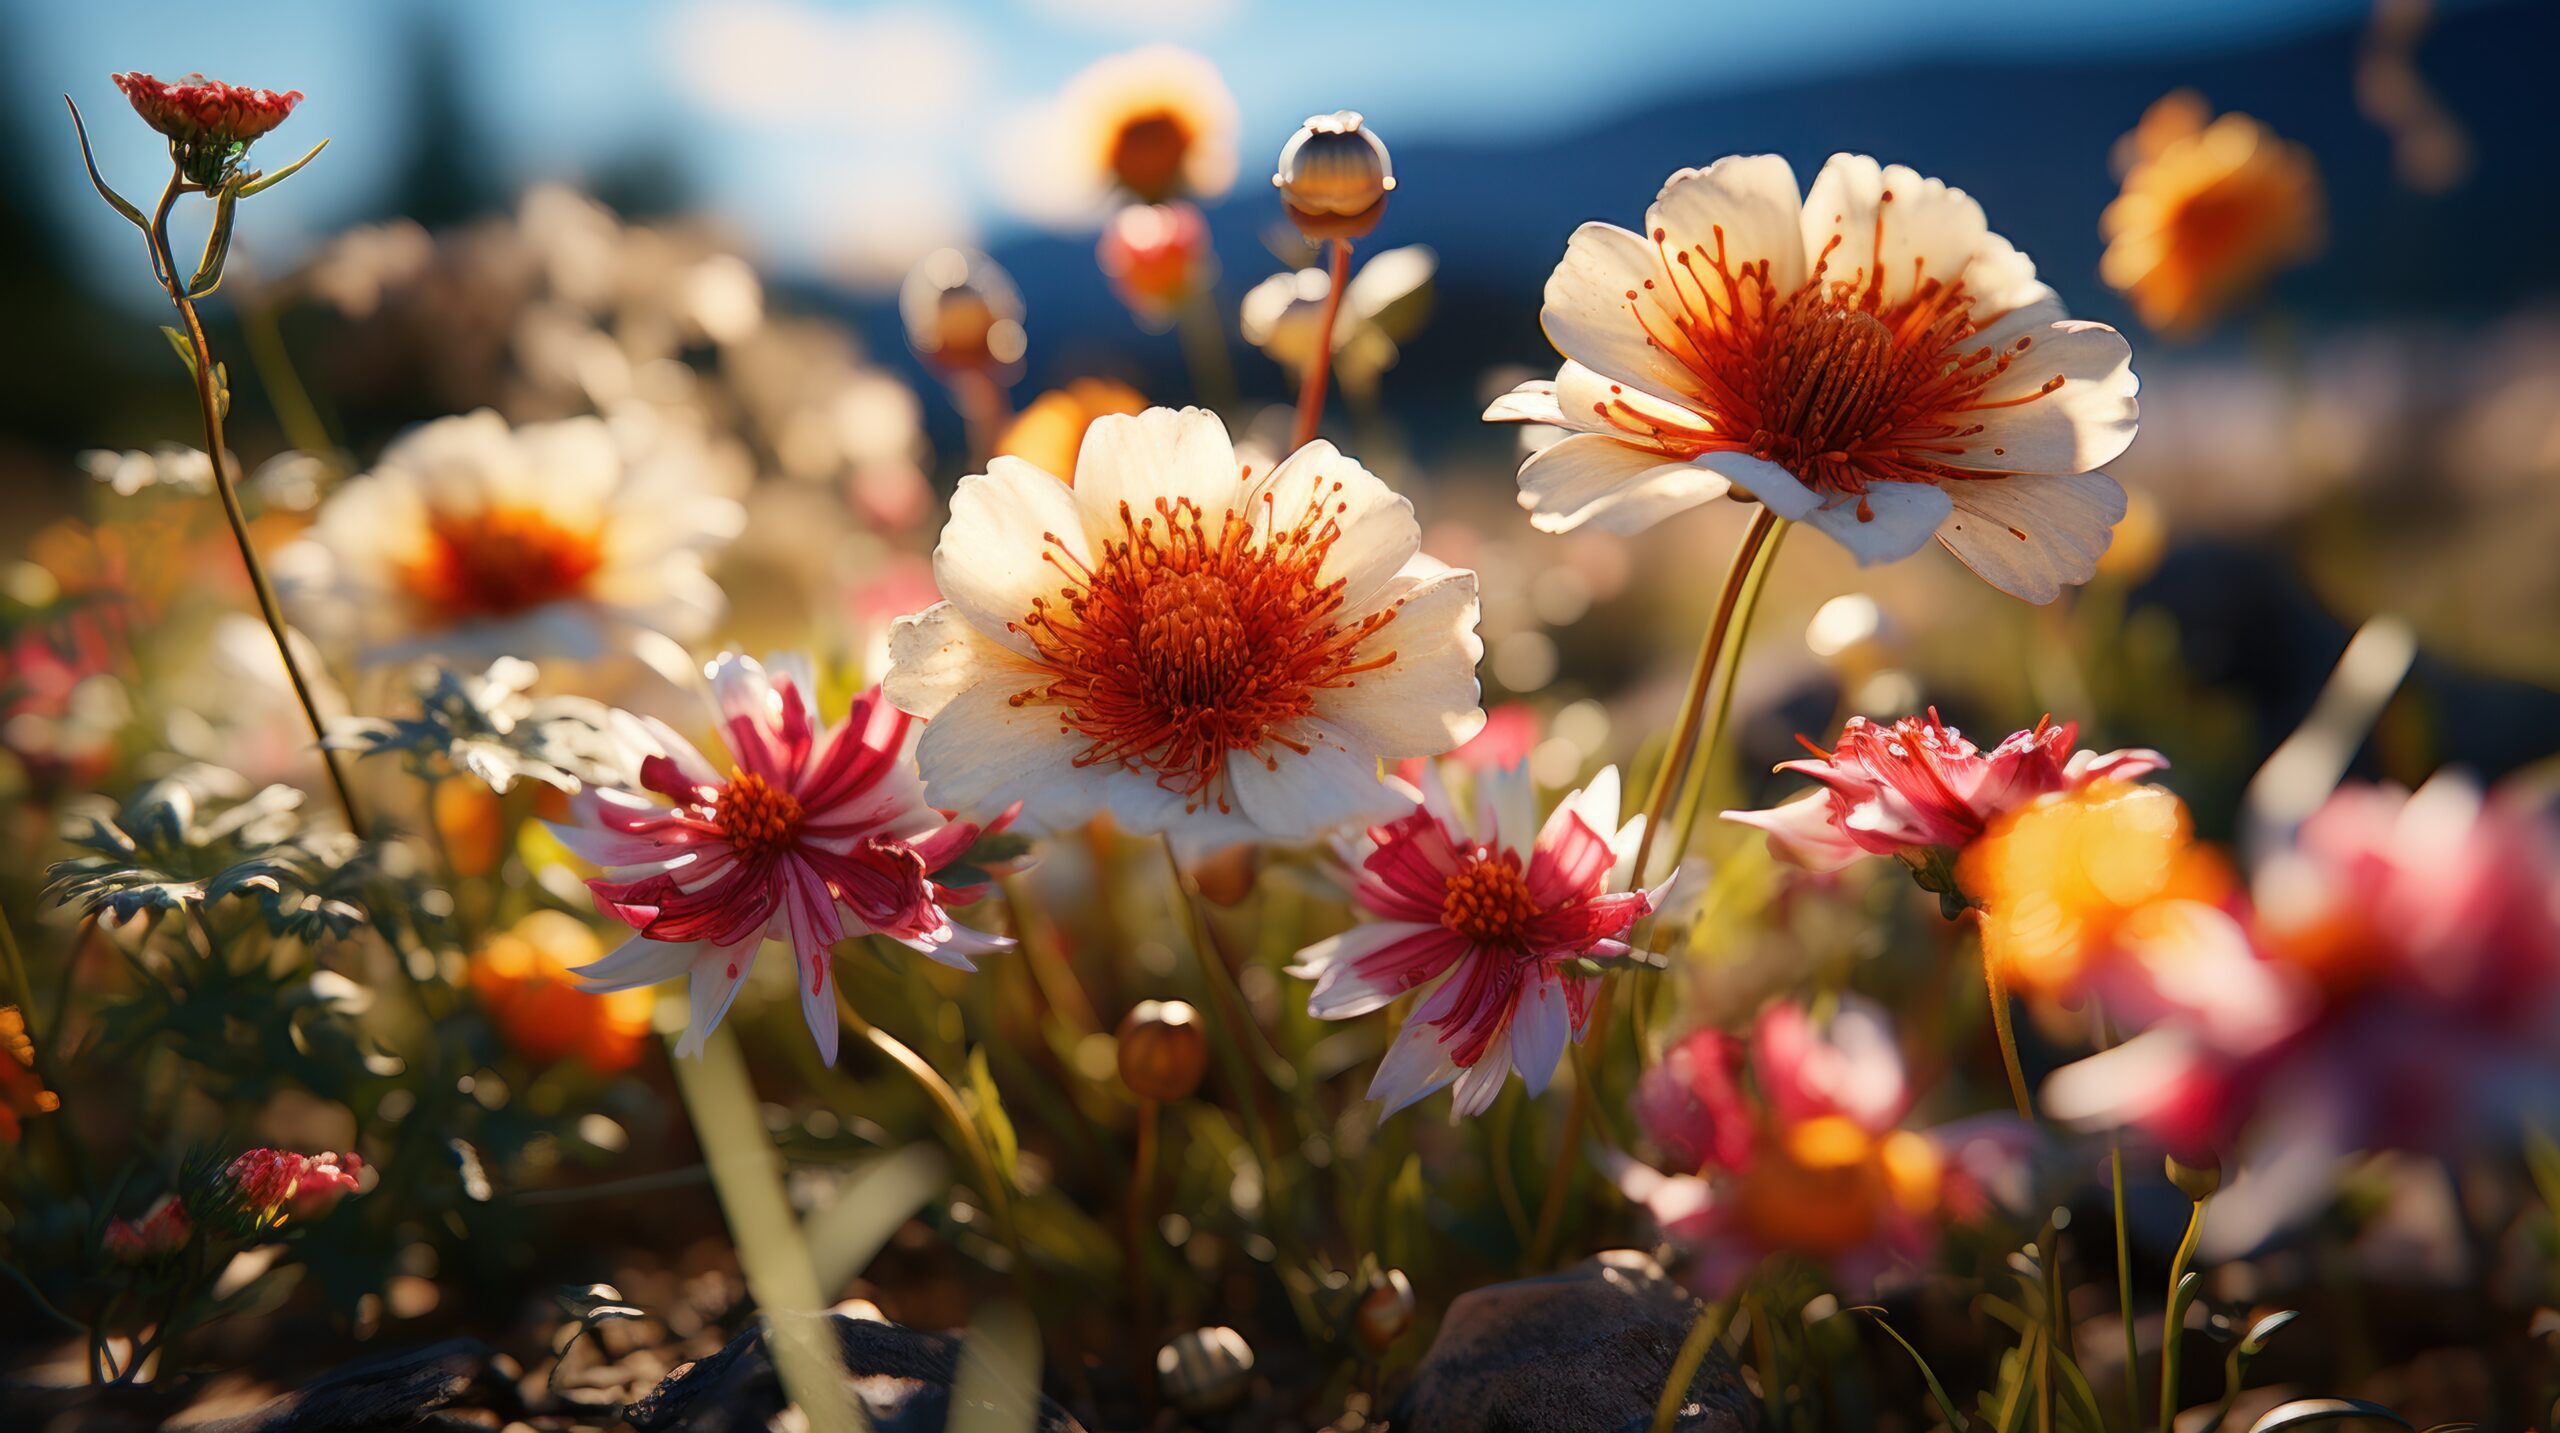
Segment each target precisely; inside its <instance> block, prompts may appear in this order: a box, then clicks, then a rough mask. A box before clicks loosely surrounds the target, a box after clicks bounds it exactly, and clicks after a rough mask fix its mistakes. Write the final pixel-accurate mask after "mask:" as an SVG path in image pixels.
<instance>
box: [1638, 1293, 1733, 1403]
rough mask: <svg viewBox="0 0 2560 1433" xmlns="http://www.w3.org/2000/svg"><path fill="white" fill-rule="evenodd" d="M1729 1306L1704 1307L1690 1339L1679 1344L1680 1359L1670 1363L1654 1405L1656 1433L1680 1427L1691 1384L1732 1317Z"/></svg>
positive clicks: (1690, 1330) (1713, 1305) (1718, 1304)
mask: <svg viewBox="0 0 2560 1433" xmlns="http://www.w3.org/2000/svg"><path fill="white" fill-rule="evenodd" d="M1731 1313H1732V1310H1731V1308H1730V1306H1728V1305H1725V1304H1721V1303H1715V1304H1702V1305H1700V1306H1699V1308H1698V1317H1697V1318H1696V1319H1694V1320H1692V1321H1691V1322H1690V1324H1689V1336H1688V1337H1687V1338H1685V1339H1682V1340H1681V1341H1680V1353H1679V1356H1677V1357H1675V1358H1674V1359H1672V1360H1671V1376H1670V1377H1669V1378H1666V1379H1664V1380H1663V1383H1662V1396H1661V1397H1659V1398H1657V1399H1655V1400H1654V1401H1653V1433H1671V1430H1672V1429H1674V1428H1676V1427H1678V1426H1680V1409H1681V1407H1682V1406H1683V1405H1684V1404H1686V1403H1687V1402H1688V1401H1689V1384H1690V1382H1691V1381H1692V1380H1693V1379H1695V1378H1696V1377H1697V1376H1698V1367H1699V1365H1701V1364H1703V1363H1705V1362H1706V1361H1707V1351H1708V1350H1709V1349H1711V1348H1714V1347H1715V1345H1716V1339H1717V1337H1718V1336H1719V1335H1721V1334H1723V1332H1724V1326H1725V1323H1726V1321H1727V1320H1728V1318H1729V1317H1730V1316H1731Z"/></svg>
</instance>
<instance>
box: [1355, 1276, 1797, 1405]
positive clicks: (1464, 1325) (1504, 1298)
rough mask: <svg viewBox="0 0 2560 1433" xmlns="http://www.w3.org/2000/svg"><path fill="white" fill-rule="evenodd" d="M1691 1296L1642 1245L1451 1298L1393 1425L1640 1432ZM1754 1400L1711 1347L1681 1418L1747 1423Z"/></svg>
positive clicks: (1684, 1329)
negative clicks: (1552, 1272)
mask: <svg viewBox="0 0 2560 1433" xmlns="http://www.w3.org/2000/svg"><path fill="white" fill-rule="evenodd" d="M1697 1312H1698V1302H1697V1300H1696V1299H1694V1298H1692V1297H1690V1295H1689V1293H1688V1291H1687V1290H1685V1289H1683V1288H1681V1287H1680V1286H1679V1285H1678V1284H1676V1283H1674V1282H1673V1281H1672V1280H1671V1279H1670V1278H1669V1277H1668V1276H1667V1275H1665V1274H1664V1273H1663V1272H1662V1268H1661V1266H1660V1265H1658V1264H1656V1263H1655V1262H1654V1261H1653V1260H1652V1258H1651V1257H1650V1256H1648V1255H1645V1254H1641V1253H1638V1252H1637V1251H1635V1250H1632V1249H1619V1250H1613V1251H1611V1252H1609V1253H1605V1254H1598V1255H1594V1256H1593V1257H1591V1258H1588V1259H1585V1260H1583V1261H1582V1262H1581V1263H1579V1264H1576V1265H1574V1266H1573V1267H1572V1268H1570V1269H1566V1270H1564V1271H1563V1272H1561V1273H1556V1274H1549V1275H1546V1276H1544V1277H1542V1278H1535V1279H1519V1280H1515V1281H1513V1282H1511V1283H1508V1284H1493V1285H1490V1286H1488V1287H1485V1288H1481V1289H1475V1290H1472V1291H1470V1292H1468V1293H1465V1294H1462V1295H1460V1296H1459V1297H1458V1299H1457V1301H1456V1302H1454V1303H1452V1304H1450V1305H1449V1315H1448V1317H1447V1318H1446V1319H1444V1320H1443V1321H1442V1322H1441V1325H1440V1334H1439V1337H1437V1338H1435V1339H1433V1340H1432V1341H1431V1348H1430V1351H1429V1352H1427V1353H1425V1354H1424V1355H1423V1357H1422V1363H1421V1365H1420V1366H1419V1367H1418V1368H1416V1369H1415V1370H1414V1375H1413V1381H1412V1382H1411V1383H1409V1384H1408V1385H1406V1388H1405V1391H1404V1395H1403V1397H1401V1398H1400V1399H1398V1400H1397V1402H1396V1406H1395V1408H1394V1410H1393V1412H1392V1413H1391V1414H1390V1415H1389V1422H1390V1423H1391V1424H1392V1426H1393V1427H1394V1428H1395V1429H1396V1430H1397V1433H1643V1430H1645V1429H1646V1428H1647V1427H1649V1426H1650V1425H1651V1423H1652V1421H1653V1405H1654V1403H1655V1401H1656V1400H1657V1399H1659V1398H1660V1397H1661V1396H1662V1385H1663V1383H1664V1381H1665V1380H1667V1379H1668V1378H1670V1376H1671V1365H1672V1362H1673V1361H1674V1360H1675V1359H1677V1358H1678V1357H1679V1355H1680V1345H1681V1343H1682V1341H1683V1340H1685V1339H1686V1338H1687V1337H1688V1336H1689V1328H1690V1326H1691V1324H1692V1323H1693V1322H1695V1320H1696V1318H1697ZM1759 1417H1760V1415H1759V1409H1758V1405H1757V1401H1756V1400H1755V1399H1753V1398H1752V1396H1751V1393H1750V1391H1749V1390H1748V1389H1746V1388H1744V1387H1743V1385H1742V1377H1741V1374H1740V1373H1739V1372H1738V1371H1737V1370H1736V1369H1735V1368H1734V1365H1733V1360H1732V1359H1730V1358H1727V1357H1726V1356H1725V1355H1724V1354H1723V1353H1722V1352H1721V1351H1718V1350H1711V1351H1710V1352H1709V1353H1708V1355H1707V1359H1706V1361H1705V1362H1704V1363H1702V1364H1700V1365H1699V1366H1698V1372H1697V1376H1696V1377H1694V1378H1692V1379H1690V1380H1689V1395H1688V1402H1687V1404H1686V1406H1684V1407H1683V1408H1682V1409H1681V1413H1680V1420H1679V1423H1678V1424H1677V1426H1678V1427H1679V1428H1681V1429H1683V1430H1688V1433H1744V1430H1746V1429H1751V1428H1756V1427H1758V1426H1759Z"/></svg>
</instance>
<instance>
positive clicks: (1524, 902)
mask: <svg viewBox="0 0 2560 1433" xmlns="http://www.w3.org/2000/svg"><path fill="white" fill-rule="evenodd" d="M1537 918H1538V903H1537V901H1536V900H1535V899H1534V898H1532V897H1531V896H1530V894H1529V878H1528V876H1527V875H1526V874H1525V873H1523V872H1522V871H1521V869H1520V858H1519V857H1518V856H1517V855H1514V854H1513V853H1511V852H1509V851H1505V852H1503V853H1502V854H1501V855H1499V856H1479V857H1477V858H1476V859H1474V860H1472V861H1469V862H1468V863H1467V864H1466V865H1464V866H1461V867H1460V868H1459V869H1458V873H1457V874H1456V875H1453V876H1451V877H1450V878H1449V885H1448V889H1447V891H1446V892H1445V893H1444V894H1443V895H1442V896H1441V897H1440V924H1441V925H1442V926H1444V927H1446V928H1447V929H1449V930H1452V931H1455V932H1456V933H1458V934H1459V935H1463V936H1465V937H1466V938H1467V939H1469V940H1471V941H1474V942H1475V943H1476V944H1478V945H1510V944H1514V943H1516V942H1517V941H1518V940H1519V939H1520V937H1521V935H1522V933H1523V932H1525V931H1526V930H1527V929H1528V927H1529V922H1531V921H1533V920H1536V919H1537Z"/></svg>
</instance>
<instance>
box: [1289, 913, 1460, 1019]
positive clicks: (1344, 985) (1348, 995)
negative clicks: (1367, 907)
mask: <svg viewBox="0 0 2560 1433" xmlns="http://www.w3.org/2000/svg"><path fill="white" fill-rule="evenodd" d="M1437 929H1439V927H1437V926H1427V925H1420V924H1417V923H1415V922H1412V921H1378V922H1376V923H1374V924H1370V925H1357V926H1353V927H1352V928H1351V929H1349V930H1347V931H1344V932H1343V933H1342V934H1340V935H1337V936H1328V937H1326V938H1325V939H1323V940H1320V941H1317V942H1316V943H1315V944H1313V945H1311V946H1308V947H1307V948H1306V949H1304V950H1302V951H1299V952H1298V961H1297V964H1295V965H1292V966H1290V967H1289V973H1290V974H1291V975H1294V976H1297V977H1299V978H1301V979H1311V980H1314V981H1315V982H1316V988H1315V990H1314V991H1313V992H1312V993H1310V994H1309V995H1308V996H1307V1013H1308V1014H1309V1015H1312V1016H1314V1017H1315V1018H1316V1019H1318V1020H1348V1019H1351V1018H1352V1017H1354V1016H1359V1015H1366V1014H1368V1013H1369V1012H1370V1011H1372V1010H1378V1009H1383V1008H1385V1007H1386V1006H1387V1005H1388V1004H1390V1003H1392V1002H1393V1001H1394V1000H1395V998H1396V997H1397V996H1399V995H1402V994H1403V993H1404V988H1403V987H1401V986H1397V985H1394V984H1391V983H1386V982H1382V981H1378V980H1373V979H1371V978H1370V977H1368V976H1365V975H1362V974H1361V973H1360V972H1359V971H1358V970H1356V969H1354V968H1353V967H1354V966H1355V965H1356V964H1357V963H1358V962H1359V961H1361V960H1363V959H1365V958H1366V957H1369V956H1372V955H1375V954H1377V953H1378V952H1379V951H1382V950H1384V949H1386V948H1387V947H1388V946H1391V945H1394V944H1396V943H1397V942H1398V941H1406V940H1411V939H1413V938H1414V937H1415V936H1418V935H1428V934H1430V933H1431V932H1432V931H1434V930H1437Z"/></svg>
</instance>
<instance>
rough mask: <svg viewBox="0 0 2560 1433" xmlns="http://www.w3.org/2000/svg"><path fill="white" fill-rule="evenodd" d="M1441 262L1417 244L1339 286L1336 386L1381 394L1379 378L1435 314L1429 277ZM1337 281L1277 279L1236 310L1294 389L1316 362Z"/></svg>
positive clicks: (1304, 274)
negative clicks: (1402, 346)
mask: <svg viewBox="0 0 2560 1433" xmlns="http://www.w3.org/2000/svg"><path fill="white" fill-rule="evenodd" d="M1439 265H1440V260H1439V256H1438V255H1436V254H1434V253H1432V251H1431V250H1430V249H1428V248H1426V247H1424V246H1422V245H1420V244H1408V245H1406V246H1404V247H1403V248H1401V249H1382V250H1380V251H1378V252H1377V253H1375V254H1372V255H1370V256H1369V258H1368V259H1367V260H1366V261H1365V262H1363V263H1362V264H1361V265H1360V267H1359V268H1358V269H1357V270H1355V271H1353V273H1352V275H1351V279H1350V282H1348V283H1346V284H1344V285H1343V286H1342V310H1341V312H1339V313H1337V314H1336V315H1335V316H1334V321H1333V380H1334V382H1336V383H1338V384H1340V385H1341V387H1342V391H1343V392H1345V393H1347V394H1350V395H1352V396H1353V397H1355V398H1361V399H1368V398H1373V397H1375V396H1376V395H1377V391H1378V379H1379V377H1380V375H1382V374H1384V373H1385V372H1386V371H1387V370H1388V369H1390V368H1393V367H1395V364H1396V359H1397V357H1398V356H1399V353H1400V350H1399V349H1398V347H1397V345H1398V344H1400V343H1403V342H1405V341H1406V340H1408V339H1411V338H1412V337H1413V336H1414V334H1416V333H1417V332H1419V331H1420V330H1421V328H1422V323H1423V320H1424V319H1425V318H1427V317H1429V316H1430V312H1431V276H1432V274H1433V272H1434V271H1436V270H1437V269H1438V268H1439ZM1332 291H1333V277H1332V275H1331V274H1330V273H1328V272H1327V271H1326V270H1324V269H1321V268H1306V269H1298V270H1295V271H1293V272H1289V273H1281V274H1273V275H1272V276H1271V277H1269V278H1267V279H1264V280H1263V281H1262V282H1261V283H1258V284H1255V285H1254V286H1253V287H1252V288H1251V289H1250V290H1248V291H1247V292H1246V293H1245V296H1244V304H1243V307H1242V308H1241V309H1240V310H1239V311H1238V317H1239V325H1240V328H1241V331H1242V333H1243V335H1244V341H1245V342H1247V343H1250V344H1252V345H1253V346H1254V347H1256V348H1259V349H1261V350H1262V351H1263V353H1264V354H1265V355H1266V356H1268V357H1269V358H1270V359H1271V361H1272V362H1274V363H1277V364H1279V365H1280V366H1281V367H1282V368H1285V369H1287V370H1288V371H1289V373H1290V375H1291V381H1292V382H1295V381H1297V380H1298V379H1299V378H1300V377H1302V376H1303V375H1304V374H1305V373H1306V371H1307V365H1308V364H1309V363H1311V362H1313V361H1314V360H1315V356H1316V345H1317V344H1318V343H1319V342H1321V341H1322V340H1321V338H1320V337H1319V334H1320V332H1321V330H1322V328H1323V315H1324V300H1325V295H1327V294H1329V293H1331V292H1332Z"/></svg>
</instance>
